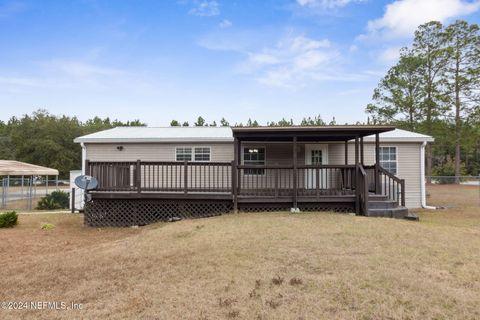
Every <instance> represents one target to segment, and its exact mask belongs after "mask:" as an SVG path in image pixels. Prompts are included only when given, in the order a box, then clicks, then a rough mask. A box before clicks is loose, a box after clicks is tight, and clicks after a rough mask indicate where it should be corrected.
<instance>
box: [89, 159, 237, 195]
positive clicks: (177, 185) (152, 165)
mask: <svg viewBox="0 0 480 320" xmlns="http://www.w3.org/2000/svg"><path fill="white" fill-rule="evenodd" d="M86 168H87V174H89V175H92V176H94V177H95V178H97V180H98V187H97V189H96V191H132V192H140V193H141V192H183V193H188V192H210V193H225V192H227V193H230V192H231V190H232V169H231V168H232V164H231V163H230V162H174V161H135V162H88V161H87V164H86Z"/></svg>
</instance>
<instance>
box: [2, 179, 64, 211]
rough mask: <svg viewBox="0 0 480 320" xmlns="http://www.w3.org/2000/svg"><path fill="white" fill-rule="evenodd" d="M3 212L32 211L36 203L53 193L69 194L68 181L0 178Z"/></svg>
mask: <svg viewBox="0 0 480 320" xmlns="http://www.w3.org/2000/svg"><path fill="white" fill-rule="evenodd" d="M0 181H1V202H0V208H1V209H3V210H5V209H6V210H34V209H35V208H36V207H37V203H38V201H39V200H40V199H41V198H42V197H44V196H46V195H47V194H50V193H51V192H53V191H56V190H61V191H65V192H70V183H69V181H68V180H58V179H48V178H46V177H0Z"/></svg>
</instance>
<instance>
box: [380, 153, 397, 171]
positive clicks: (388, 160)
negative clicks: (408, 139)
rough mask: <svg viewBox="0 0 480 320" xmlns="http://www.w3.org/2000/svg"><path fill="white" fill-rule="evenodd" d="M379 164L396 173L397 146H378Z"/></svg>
mask: <svg viewBox="0 0 480 320" xmlns="http://www.w3.org/2000/svg"><path fill="white" fill-rule="evenodd" d="M380 165H381V166H382V167H383V168H384V169H385V170H387V171H388V172H390V173H392V174H395V175H396V174H397V147H380Z"/></svg>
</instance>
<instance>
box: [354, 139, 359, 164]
mask: <svg viewBox="0 0 480 320" xmlns="http://www.w3.org/2000/svg"><path fill="white" fill-rule="evenodd" d="M358 149H359V139H358V136H356V137H355V165H357V164H358V163H359V156H360V152H359V151H358Z"/></svg>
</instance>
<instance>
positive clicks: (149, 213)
mask: <svg viewBox="0 0 480 320" xmlns="http://www.w3.org/2000/svg"><path fill="white" fill-rule="evenodd" d="M232 207H233V204H232V202H231V201H215V200H208V201H207V200H205V201H203V200H202V201H195V200H181V201H179V200H176V201H173V200H143V199H135V200H134V199H128V200H127V199H125V200H124V199H94V200H93V201H90V202H88V203H87V204H86V206H85V212H84V217H85V224H86V225H88V226H92V227H128V226H134V225H140V226H141V225H146V224H149V223H154V222H158V221H168V220H169V219H172V218H182V219H188V218H203V217H211V216H218V215H221V214H222V213H227V212H230V211H231V210H232Z"/></svg>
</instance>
